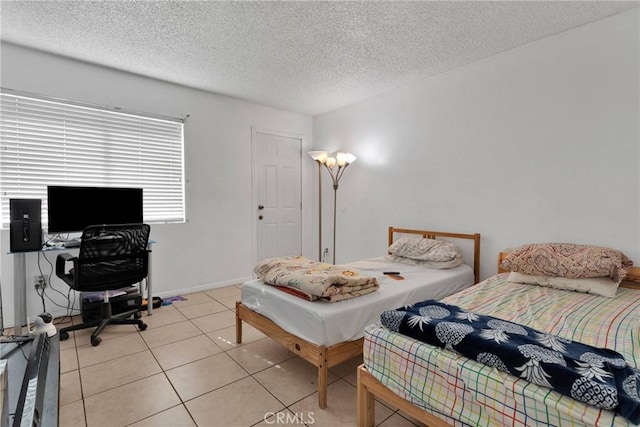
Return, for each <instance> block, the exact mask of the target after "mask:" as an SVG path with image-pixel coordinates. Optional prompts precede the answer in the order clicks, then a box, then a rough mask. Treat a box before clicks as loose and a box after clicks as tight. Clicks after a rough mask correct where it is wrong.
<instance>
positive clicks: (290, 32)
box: [0, 0, 638, 115]
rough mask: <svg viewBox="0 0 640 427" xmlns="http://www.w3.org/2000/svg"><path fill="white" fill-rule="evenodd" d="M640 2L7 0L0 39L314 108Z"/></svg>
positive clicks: (348, 100)
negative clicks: (0, 37)
mask: <svg viewBox="0 0 640 427" xmlns="http://www.w3.org/2000/svg"><path fill="white" fill-rule="evenodd" d="M635 7H638V2H636V1H633V2H625V1H622V2H604V1H603V2H595V1H568V2H556V1H534V2H520V1H516V2H501V1H498V2H473V1H469V2H462V1H452V2H432V1H417V2H415V1H414V2H401V1H380V2H365V1H360V2H340V1H332V2H324V1H315V2H301V1H293V2H285V1H280V2H245V1H233V2H227V1H114V0H110V1H4V0H3V1H2V2H1V4H0V14H1V24H2V25H1V36H2V40H4V41H8V42H11V43H15V44H18V45H22V46H27V47H32V48H36V49H40V50H43V51H47V52H52V53H56V54H60V55H64V56H67V57H71V58H76V59H79V60H83V61H87V62H91V63H96V64H101V65H105V66H109V67H113V68H116V69H120V70H125V71H129V72H133V73H137V74H142V75H146V76H151V77H154V78H158V79H162V80H166V81H170V82H174V83H179V84H182V85H187V86H191V87H195V88H199V89H204V90H207V91H211V92H216V93H220V94H225V95H229V96H233V97H237V98H241V99H246V100H250V101H253V102H258V103H261V104H266V105H272V106H275V107H280V108H284V109H287V110H291V111H298V112H302V113H305V114H309V115H316V114H320V113H324V112H327V111H331V110H334V109H337V108H340V107H342V106H345V105H348V104H351V103H354V102H357V101H360V100H362V99H365V98H368V97H371V96H373V95H376V94H379V93H381V92H384V91H386V90H389V89H391V88H394V87H398V86H400V85H403V84H407V83H410V82H413V81H416V80H419V79H424V78H427V77H429V76H432V75H435V74H438V73H441V72H444V71H447V70H450V69H453V68H455V67H459V66H461V65H464V64H467V63H470V62H473V61H477V60H479V59H481V58H485V57H488V56H491V55H494V54H496V53H499V52H504V51H506V50H509V49H512V48H515V47H517V46H521V45H523V44H526V43H530V42H533V41H535V40H539V39H541V38H544V37H548V36H550V35H553V34H557V33H560V32H563V31H566V30H568V29H571V28H574V27H576V26H579V25H583V24H586V23H589V22H593V21H596V20H598V19H601V18H604V17H607V16H611V15H614V14H617V13H620V12H622V11H625V10H628V9H631V8H635Z"/></svg>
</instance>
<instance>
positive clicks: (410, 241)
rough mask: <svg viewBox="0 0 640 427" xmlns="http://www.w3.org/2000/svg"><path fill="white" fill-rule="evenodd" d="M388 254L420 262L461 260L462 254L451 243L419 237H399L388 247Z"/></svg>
mask: <svg viewBox="0 0 640 427" xmlns="http://www.w3.org/2000/svg"><path fill="white" fill-rule="evenodd" d="M389 253H391V254H392V255H396V256H400V257H404V258H411V259H416V260H420V261H436V262H443V261H451V260H453V259H456V258H462V252H461V251H460V249H459V248H458V247H457V246H456V245H454V244H453V243H451V242H447V241H444V240H434V239H424V238H421V237H401V238H400V239H398V240H396V241H395V242H393V243H392V244H391V246H389Z"/></svg>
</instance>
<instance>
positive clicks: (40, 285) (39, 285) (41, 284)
mask: <svg viewBox="0 0 640 427" xmlns="http://www.w3.org/2000/svg"><path fill="white" fill-rule="evenodd" d="M33 285H34V286H35V288H36V289H44V288H46V287H47V282H45V281H44V277H42V276H33Z"/></svg>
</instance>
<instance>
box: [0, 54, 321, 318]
mask: <svg viewBox="0 0 640 427" xmlns="http://www.w3.org/2000/svg"><path fill="white" fill-rule="evenodd" d="M0 53H1V58H0V59H1V74H0V85H1V86H2V87H4V88H10V89H15V90H21V91H27V92H33V93H38V94H43V95H49V96H55V97H61V98H67V99H72V100H76V101H82V102H87V103H93V104H98V105H107V106H118V107H121V108H126V109H129V110H136V111H144V112H148V113H156V114H162V115H166V116H173V117H184V116H185V115H187V114H189V115H190V117H189V119H188V121H187V123H186V125H185V171H186V178H187V184H186V211H187V219H188V222H187V223H183V224H168V225H152V233H151V234H152V235H151V237H152V238H153V239H155V240H157V241H158V243H157V244H156V245H154V247H153V271H152V273H153V286H154V293H155V294H157V295H178V294H181V293H186V292H187V291H193V290H197V289H206V288H212V287H217V286H222V285H225V284H231V283H237V282H239V281H242V280H245V279H247V278H250V277H251V276H252V268H253V265H252V251H253V247H252V244H253V236H252V230H253V213H254V209H255V207H254V206H252V201H251V200H252V199H251V185H252V178H251V175H252V167H253V166H252V148H251V127H252V126H255V127H257V128H258V129H262V130H267V129H268V130H279V131H285V132H290V133H295V134H299V135H301V136H303V144H304V146H303V147H302V151H303V153H304V155H305V157H304V158H303V159H302V171H303V186H302V189H303V242H304V243H303V254H308V255H309V256H313V257H315V254H316V253H317V246H316V245H317V243H316V242H317V237H316V233H313V232H312V231H313V225H312V222H313V221H315V219H314V218H315V214H314V212H315V210H314V209H313V208H312V206H313V205H312V203H313V200H312V198H311V197H309V196H308V194H314V193H313V190H314V189H315V188H313V187H312V183H311V178H307V177H311V176H312V174H311V173H310V172H309V171H313V170H315V169H314V168H315V165H314V164H313V162H312V161H311V160H310V159H308V158H307V156H306V152H307V151H308V150H309V149H310V147H311V144H312V119H311V118H310V117H307V116H304V115H301V114H297V113H291V112H287V111H283V110H279V109H275V108H270V107H265V106H262V105H257V104H253V103H249V102H244V101H240V100H236V99H233V98H229V97H225V96H219V95H215V94H211V93H206V92H203V91H198V90H194V89H190V88H185V87H182V86H178V85H174V84H169V83H165V82H161V81H158V80H153V79H149V78H145V77H141V76H136V75H132V74H128V73H123V72H120V71H116V70H113V69H107V68H103V67H98V66H94V65H90V64H86V63H81V62H77V61H73V60H69V59H65V58H61V57H57V56H52V55H49V54H45V53H42V52H37V51H33V50H29V49H24V48H21V47H17V46H14V45H9V44H2V50H1V52H0ZM307 160H308V161H307ZM316 206H317V205H316ZM0 237H1V239H0V249H1V253H2V255H1V257H0V272H1V279H2V295H3V301H4V319H5V325H12V324H13V262H12V257H11V256H10V255H7V254H6V253H7V252H8V250H9V237H8V230H2V231H0ZM49 257H50V258H52V259H53V258H54V255H53V254H50V255H49ZM27 263H28V268H29V271H30V273H29V274H27V282H28V287H27V297H28V314H29V316H30V317H31V318H32V317H33V316H35V315H37V314H38V313H40V312H41V311H42V304H41V303H40V301H39V299H38V298H37V295H36V294H35V292H34V291H33V287H32V284H31V282H32V280H33V275H35V274H37V267H36V257H35V255H29V256H28V261H27ZM41 264H42V265H43V268H44V269H45V270H46V271H47V272H48V271H49V270H50V267H49V266H48V265H45V263H44V262H41ZM53 284H54V286H56V287H57V288H59V289H61V290H63V291H64V292H66V291H67V289H68V288H67V287H66V286H65V285H64V284H62V282H60V281H58V280H57V279H56V280H54V283H53ZM52 295H54V294H53V293H52ZM56 300H57V301H60V299H59V298H56ZM47 309H49V310H50V311H51V312H52V313H56V312H60V310H61V309H59V308H56V307H54V306H53V305H52V304H50V303H49V302H48V303H47Z"/></svg>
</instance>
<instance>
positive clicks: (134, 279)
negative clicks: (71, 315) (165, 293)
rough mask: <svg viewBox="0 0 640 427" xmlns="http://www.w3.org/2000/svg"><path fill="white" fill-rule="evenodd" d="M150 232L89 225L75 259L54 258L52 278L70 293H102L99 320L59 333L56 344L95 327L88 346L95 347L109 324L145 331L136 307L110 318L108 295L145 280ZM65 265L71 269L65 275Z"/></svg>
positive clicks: (131, 227)
mask: <svg viewBox="0 0 640 427" xmlns="http://www.w3.org/2000/svg"><path fill="white" fill-rule="evenodd" d="M150 230H151V227H149V225H147V224H123V225H92V226H89V227H87V228H86V229H85V230H84V231H83V232H82V240H81V243H80V252H79V253H78V256H77V257H75V256H72V255H70V254H68V253H63V254H60V255H58V257H57V259H56V276H58V277H59V278H61V279H62V280H63V281H64V282H65V283H66V284H68V285H69V286H70V287H71V288H72V289H75V290H76V291H81V292H93V291H105V296H104V301H103V302H102V304H101V307H100V314H101V315H100V319H97V320H93V321H89V322H86V323H82V324H80V325H73V326H69V327H67V328H62V329H60V340H63V341H64V340H66V339H67V338H69V332H71V331H77V330H79V329H86V328H92V327H94V326H97V328H96V330H95V331H93V333H92V334H91V344H92V345H93V346H97V345H98V344H100V342H101V341H102V338H100V337H99V336H98V335H99V334H100V333H101V332H102V330H103V329H104V328H105V327H106V326H107V325H109V324H132V325H138V329H139V330H141V331H144V330H145V329H147V325H146V324H145V323H144V322H143V321H142V320H140V318H141V317H142V313H141V311H140V307H137V308H136V309H134V310H130V311H127V312H124V313H118V314H116V315H113V314H112V312H111V304H110V303H109V295H108V291H109V290H115V289H121V288H123V287H126V286H131V285H133V284H135V283H139V282H140V281H142V280H143V279H145V278H146V277H147V275H148V268H149V251H148V249H147V245H148V243H149V232H150ZM67 262H71V263H73V265H72V268H71V269H70V270H68V271H65V270H66V265H67ZM132 316H133V318H131V317H132Z"/></svg>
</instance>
